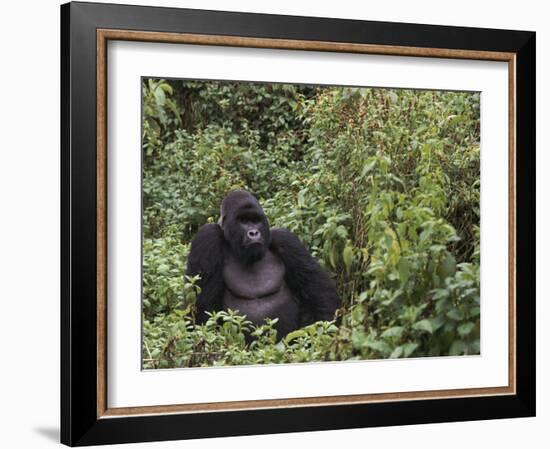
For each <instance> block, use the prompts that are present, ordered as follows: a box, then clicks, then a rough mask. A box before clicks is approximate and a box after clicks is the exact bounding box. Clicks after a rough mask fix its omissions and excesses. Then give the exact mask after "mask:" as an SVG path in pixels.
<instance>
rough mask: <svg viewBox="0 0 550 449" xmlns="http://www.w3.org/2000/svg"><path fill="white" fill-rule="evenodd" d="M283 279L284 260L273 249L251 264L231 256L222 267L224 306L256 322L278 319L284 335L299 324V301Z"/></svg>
mask: <svg viewBox="0 0 550 449" xmlns="http://www.w3.org/2000/svg"><path fill="white" fill-rule="evenodd" d="M284 278H285V267H284V265H283V263H282V262H281V261H280V260H279V259H278V258H277V256H275V255H274V254H273V253H272V252H270V251H268V252H267V253H266V255H265V256H264V257H263V258H262V259H261V260H259V261H258V262H255V263H254V264H251V265H242V264H240V263H239V262H237V261H236V260H235V259H234V258H233V257H231V256H230V255H229V257H227V258H226V261H225V263H224V269H223V280H224V284H225V292H224V296H223V305H224V307H225V308H229V309H233V310H238V311H239V313H240V314H241V315H246V317H247V319H248V320H250V321H252V322H253V323H254V324H256V325H258V324H263V323H264V319H265V318H279V323H278V325H277V328H278V330H279V332H280V333H282V334H283V335H284V334H286V333H288V332H290V331H292V330H294V329H296V328H298V323H299V307H298V303H297V301H296V300H295V299H294V298H293V296H292V293H291V292H290V290H289V288H288V286H287V285H286V283H285V280H284Z"/></svg>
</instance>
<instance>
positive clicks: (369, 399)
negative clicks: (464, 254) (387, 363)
mask: <svg viewBox="0 0 550 449" xmlns="http://www.w3.org/2000/svg"><path fill="white" fill-rule="evenodd" d="M96 36H97V111H96V113H97V161H96V162H97V167H96V168H97V354H98V356H97V417H98V418H113V417H120V416H129V415H153V414H168V413H199V412H214V411H228V410H243V409H266V408H288V407H305V406H323V405H344V404H357V403H374V402H388V401H404V400H420V399H444V398H457V397H474V396H477V397H479V396H497V395H513V394H515V393H516V290H515V287H516V255H515V244H516V235H515V232H516V231H515V230H516V178H515V172H516V171H515V160H516V137H515V127H516V109H515V104H516V76H515V74H516V54H515V53H506V52H493V51H477V50H456V49H445V48H422V47H406V46H388V45H374V44H355V43H337V42H322V41H301V40H286V39H264V38H249V37H238V36H220V35H200V34H180V33H158V32H148V31H131V30H117V29H98V30H97V32H96ZM109 40H122V41H141V42H162V43H180V44H194V45H218V46H232V47H252V48H271V49H287V50H306V51H328V52H344V53H364V54H379V55H395V56H416V57H429V58H451V59H473V60H487V61H504V62H507V63H508V92H509V105H508V141H509V143H508V289H509V295H508V309H509V313H508V338H509V342H508V348H509V353H508V385H507V386H504V387H487V388H467V389H451V390H429V391H428V390H427V391H419V392H393V393H376V394H358V395H344V396H316V397H303V398H285V399H266V400H250V401H231V402H209V403H200V404H174V405H155V406H139V407H118V408H108V407H107V357H106V353H107V296H106V294H107V288H106V285H107V284H106V283H107V42H108V41H109Z"/></svg>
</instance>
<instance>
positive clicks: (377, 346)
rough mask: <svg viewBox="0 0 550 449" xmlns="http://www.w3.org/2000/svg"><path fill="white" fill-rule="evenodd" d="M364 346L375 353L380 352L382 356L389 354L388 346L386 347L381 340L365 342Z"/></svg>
mask: <svg viewBox="0 0 550 449" xmlns="http://www.w3.org/2000/svg"><path fill="white" fill-rule="evenodd" d="M366 346H367V347H369V348H371V349H374V350H375V351H378V352H381V353H383V354H386V353H390V352H391V348H390V345H388V344H387V343H386V342H385V341H381V340H377V341H367V342H366Z"/></svg>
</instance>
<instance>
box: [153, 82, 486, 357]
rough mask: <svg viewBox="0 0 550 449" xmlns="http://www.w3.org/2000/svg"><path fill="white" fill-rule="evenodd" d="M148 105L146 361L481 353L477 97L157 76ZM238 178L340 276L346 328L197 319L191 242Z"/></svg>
mask: <svg viewBox="0 0 550 449" xmlns="http://www.w3.org/2000/svg"><path fill="white" fill-rule="evenodd" d="M160 92H162V93H160ZM143 101H144V107H143V113H144V114H143V151H144V158H143V162H144V163H143V208H144V211H143V234H144V235H143V358H144V367H145V368H170V367H180V366H212V365H236V364H260V363H290V362H305V361H322V360H349V359H370V358H388V357H391V358H399V357H421V356H437V355H461V354H478V353H479V320H480V317H479V94H475V93H465V92H435V91H434V92H431V91H414V90H390V89H371V88H343V87H312V86H294V85H274V84H273V85H272V84H251V83H232V82H195V81H177V80H175V81H165V80H157V79H148V80H144V83H143ZM239 187H240V188H245V189H248V190H250V191H251V192H253V193H254V194H255V195H256V196H257V197H258V199H259V200H260V202H261V203H262V205H263V207H264V209H265V212H266V214H267V216H268V218H269V219H270V222H271V224H272V225H274V226H283V227H287V228H288V229H290V230H291V231H293V232H294V233H296V234H297V235H298V236H299V237H300V239H301V240H302V241H303V242H304V244H305V245H306V246H307V247H308V248H309V249H310V251H311V252H312V254H313V255H314V256H315V257H316V258H317V259H318V260H319V261H320V263H321V264H323V265H324V266H325V267H326V269H327V270H328V271H329V272H330V273H331V274H332V276H334V278H335V280H336V283H337V286H338V290H339V293H340V295H341V297H342V300H343V307H342V308H341V309H340V310H339V311H338V312H337V314H338V316H339V318H340V322H339V325H338V326H336V325H335V323H334V322H319V323H315V324H313V325H311V326H309V327H307V328H304V329H300V330H297V331H296V332H293V333H291V334H290V335H288V336H287V338H286V339H285V340H284V341H281V342H278V343H276V340H275V331H274V329H273V322H271V321H268V322H267V323H266V324H265V325H263V326H260V327H257V328H254V326H252V324H251V323H250V322H248V321H247V320H246V317H240V316H238V315H236V314H235V313H234V312H232V311H228V312H218V313H216V314H215V315H213V316H212V317H211V319H210V320H209V321H208V322H207V323H206V324H204V325H201V326H196V325H195V324H194V313H195V300H196V297H197V295H198V293H199V290H198V286H197V279H190V278H185V277H184V271H185V264H186V257H187V254H188V251H189V243H190V241H191V239H192V238H193V236H194V234H195V233H196V231H197V230H198V228H199V227H200V226H201V225H202V224H204V223H206V222H212V221H215V220H217V218H218V208H219V203H220V201H221V199H222V198H223V196H224V195H225V194H226V193H227V192H228V191H229V190H231V189H234V188H239ZM247 334H252V335H253V336H254V338H253V339H252V342H251V343H247V341H249V340H250V339H247V338H246V335H247Z"/></svg>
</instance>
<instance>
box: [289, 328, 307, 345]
mask: <svg viewBox="0 0 550 449" xmlns="http://www.w3.org/2000/svg"><path fill="white" fill-rule="evenodd" d="M300 337H307V332H306V331H305V330H303V329H298V330H295V331H294V332H291V333H290V334H288V335H287V336H286V337H285V343H290V342H291V341H292V340H294V339H295V338H300Z"/></svg>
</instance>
